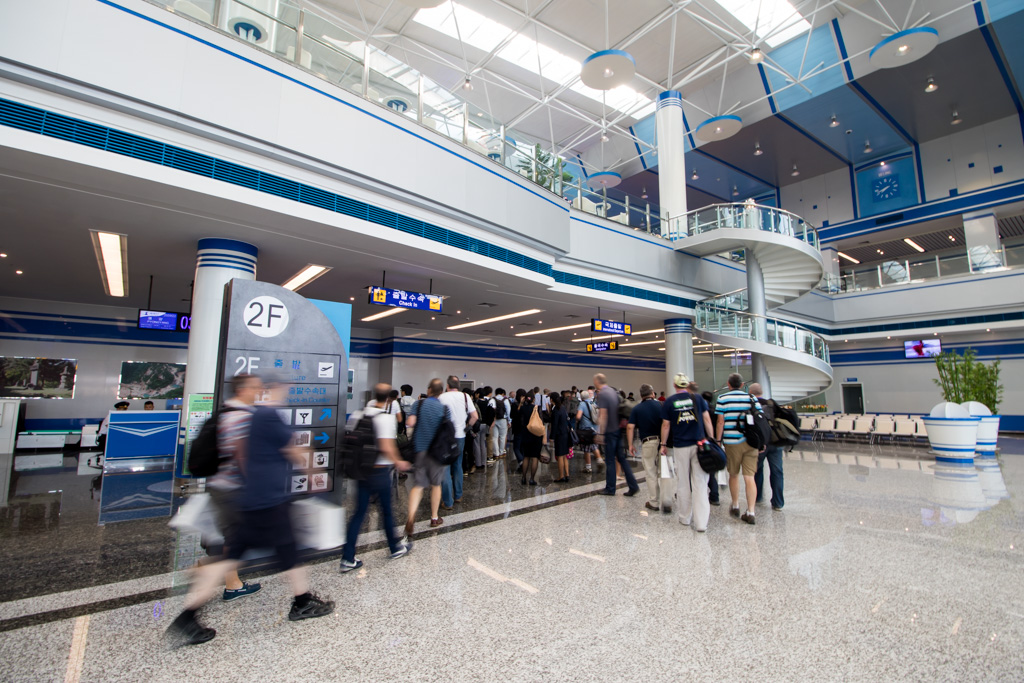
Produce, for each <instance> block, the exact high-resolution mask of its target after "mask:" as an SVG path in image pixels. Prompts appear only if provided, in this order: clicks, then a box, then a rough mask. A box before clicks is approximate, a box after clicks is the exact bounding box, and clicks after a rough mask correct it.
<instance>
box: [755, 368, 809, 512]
mask: <svg viewBox="0 0 1024 683" xmlns="http://www.w3.org/2000/svg"><path fill="white" fill-rule="evenodd" d="M750 394H751V395H752V396H756V397H757V401H758V403H760V404H761V408H762V409H763V410H764V412H765V415H766V416H767V417H768V422H769V423H771V424H772V425H773V426H774V425H775V423H776V420H779V419H785V420H787V421H789V420H792V419H793V416H790V415H788V414H785V413H787V412H791V411H786V410H785V409H784V408H782V407H781V406H780V405H779V404H778V403H776V402H775V401H774V400H773V399H765V398H764V396H763V394H764V391H763V390H762V388H761V385H760V384H751V385H750ZM790 424H792V422H791V423H790ZM798 424H799V423H798ZM775 431H776V430H775V429H772V433H773V437H774V435H775ZM782 445H783V444H782V442H780V441H778V440H777V439H775V438H773V439H772V441H771V443H769V444H768V446H767V447H766V448H765V449H764V450H763V451H761V453H760V454H759V455H758V456H757V472H756V473H755V474H754V485H755V486H756V487H757V500H756V502H758V503H760V502H761V499H762V498H763V497H764V496H763V493H764V463H765V461H766V460H767V461H768V467H769V471H768V483H769V484H771V487H772V498H771V503H772V510H776V511H778V510H781V509H782V507H783V506H784V505H785V504H786V499H785V497H784V496H783V495H782V484H783V479H782Z"/></svg>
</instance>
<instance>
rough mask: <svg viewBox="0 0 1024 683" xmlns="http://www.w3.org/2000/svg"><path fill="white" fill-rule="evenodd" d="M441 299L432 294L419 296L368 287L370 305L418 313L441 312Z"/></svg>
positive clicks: (401, 291) (384, 288)
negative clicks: (412, 310) (409, 309)
mask: <svg viewBox="0 0 1024 683" xmlns="http://www.w3.org/2000/svg"><path fill="white" fill-rule="evenodd" d="M442 301H443V299H442V298H441V297H439V296H435V295H433V294H420V293H419V292H406V291H404V290H401V289H388V288H386V287H370V303H371V304H377V305H378V306H396V307H398V308H413V309H416V310H418V311H436V312H438V313H440V312H441V302H442Z"/></svg>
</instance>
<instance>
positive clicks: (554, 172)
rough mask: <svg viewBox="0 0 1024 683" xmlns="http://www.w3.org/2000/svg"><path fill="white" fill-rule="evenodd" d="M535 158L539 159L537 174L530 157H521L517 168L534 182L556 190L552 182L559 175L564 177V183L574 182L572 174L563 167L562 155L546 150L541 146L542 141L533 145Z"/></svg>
mask: <svg viewBox="0 0 1024 683" xmlns="http://www.w3.org/2000/svg"><path fill="white" fill-rule="evenodd" d="M533 158H534V159H536V160H537V170H536V175H534V169H533V161H532V160H531V159H530V158H529V157H525V158H522V159H520V160H519V163H518V164H517V168H518V169H519V171H520V172H521V173H522V174H523V175H525V176H526V177H527V178H532V179H533V182H535V183H537V184H538V185H540V186H541V187H546V188H547V189H549V190H554V189H555V188H554V187H553V185H552V183H553V182H554V179H555V178H557V177H559V175H561V178H562V185H565V184H567V183H571V182H572V174H571V173H569V172H568V171H565V170H563V168H562V159H561V157H556V156H555V155H554V154H551V153H550V152H545V151H544V150H542V149H541V148H540V143H537V144H536V145H534V147H533Z"/></svg>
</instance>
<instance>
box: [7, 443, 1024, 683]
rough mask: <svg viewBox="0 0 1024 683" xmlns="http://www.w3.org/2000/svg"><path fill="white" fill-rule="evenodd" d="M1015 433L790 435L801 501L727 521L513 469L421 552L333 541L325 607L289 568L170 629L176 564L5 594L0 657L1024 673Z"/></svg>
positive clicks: (88, 668) (335, 668)
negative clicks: (873, 439) (869, 442)
mask: <svg viewBox="0 0 1024 683" xmlns="http://www.w3.org/2000/svg"><path fill="white" fill-rule="evenodd" d="M1000 447H1001V449H1002V455H1001V457H1000V458H999V459H998V461H997V462H995V463H991V464H988V463H986V464H983V465H982V466H979V467H977V468H975V469H974V470H970V471H964V470H959V471H956V470H945V469H941V468H936V467H935V463H934V462H933V461H932V460H930V459H929V458H928V456H927V454H926V452H925V449H922V448H909V447H906V448H905V447H890V446H888V445H886V446H881V447H877V446H865V445H856V444H843V443H839V444H831V443H829V444H824V445H819V444H807V443H805V444H804V445H803V446H802V447H801V448H798V449H796V450H794V451H793V452H792V453H788V454H787V455H786V459H785V481H786V507H785V510H783V511H781V512H773V511H772V510H771V508H770V507H768V506H764V507H759V508H758V510H757V525H756V526H753V527H751V526H748V525H745V524H742V523H740V522H739V521H738V520H735V519H733V518H731V517H729V516H728V508H727V505H725V504H723V506H722V507H717V508H712V519H711V523H710V525H709V528H708V532H707V533H706V534H697V533H695V532H693V531H692V530H691V529H689V528H687V527H683V526H681V525H680V524H679V523H678V522H677V521H676V520H675V519H674V517H673V516H669V515H661V514H657V513H649V512H648V511H647V510H645V509H644V507H643V497H642V496H637V497H635V498H625V497H623V496H621V495H620V496H617V497H615V498H606V497H601V496H596V495H594V493H595V491H596V490H597V489H599V488H600V487H601V484H600V483H592V482H590V481H587V480H584V479H583V478H582V477H576V481H575V482H573V483H571V484H570V487H569V488H564V487H562V488H556V487H555V486H553V485H550V486H542V487H540V490H533V489H527V488H523V487H521V485H520V484H519V481H518V479H513V481H512V482H511V483H509V481H508V478H509V475H508V473H507V472H505V470H504V469H503V468H498V469H497V470H494V471H491V472H489V473H487V474H484V475H482V476H481V475H473V477H471V478H470V480H469V485H468V486H469V487H468V488H467V494H466V500H465V501H464V504H465V508H464V509H462V510H455V511H453V512H454V513H455V514H450V513H449V514H447V515H445V516H446V525H445V527H442V529H443V533H424V532H418V538H417V542H416V546H415V548H414V550H413V552H412V553H411V554H410V555H409V556H408V557H405V558H402V559H400V560H397V561H389V560H386V559H385V552H384V550H382V549H380V548H379V545H380V533H379V532H376V533H369V534H366V535H364V537H363V538H361V544H363V545H364V546H366V547H364V548H363V549H362V551H361V552H360V557H361V558H362V559H363V560H364V561H365V562H366V565H365V567H364V568H363V569H362V570H360V571H359V572H354V573H352V574H347V575H340V574H339V573H338V572H337V565H336V562H335V561H333V560H331V561H322V562H319V563H315V564H313V565H312V566H311V575H312V582H313V586H314V590H315V591H317V592H320V593H321V594H324V595H327V596H330V597H331V598H333V599H334V600H335V601H336V602H337V604H338V609H337V612H336V613H335V614H334V615H332V616H329V617H327V618H324V619H319V620H312V621H308V622H301V623H291V622H289V621H287V619H286V618H285V615H286V610H287V606H288V595H287V586H286V583H285V582H284V580H283V579H282V578H280V577H277V576H268V577H264V578H262V579H261V580H262V581H263V582H264V586H265V589H264V591H263V592H262V593H260V594H258V595H256V596H253V597H251V598H247V599H246V600H244V601H240V602H237V603H230V604H223V603H211V605H210V606H208V607H207V608H206V609H205V610H204V613H203V615H202V618H203V620H204V621H206V622H207V623H208V624H209V625H210V626H212V627H214V628H216V629H218V632H219V635H218V637H217V639H215V640H214V641H213V642H211V643H208V644H205V645H202V646H198V647H195V648H184V649H180V650H175V651H169V650H167V649H166V647H165V646H164V644H163V641H162V637H161V635H162V631H163V629H164V628H165V627H166V625H167V624H168V623H169V621H170V619H172V618H173V616H174V614H175V613H176V612H177V611H178V610H179V609H180V608H181V604H182V600H183V598H182V596H181V595H180V594H179V593H177V592H175V591H167V586H169V585H170V581H169V577H170V576H171V575H170V574H169V573H167V572H168V564H165V565H164V567H163V569H162V570H161V571H162V572H163V573H161V574H151V575H148V576H137V577H130V578H125V579H119V580H117V581H112V582H107V583H106V584H104V585H100V584H96V585H93V586H92V587H79V588H77V589H75V590H69V589H64V588H63V587H61V586H52V587H51V590H49V591H47V593H48V594H47V595H44V596H41V597H38V598H34V599H28V600H11V599H5V600H4V601H2V602H0V662H3V666H2V667H0V679H3V680H17V681H35V680H38V681H52V680H65V681H100V680H102V681H137V680H140V679H143V678H145V679H150V680H153V681H165V680H166V681H179V680H200V679H202V680H210V681H221V680H223V681H235V680H250V679H253V678H255V677H257V676H259V677H262V678H263V679H266V680H282V681H285V680H287V681H305V680H319V679H330V680H342V681H349V680H351V681H363V680H367V681H368V680H400V681H442V680H451V681H493V680H516V681H551V680H566V681H606V680H639V679H646V680H653V681H680V680H691V679H695V680H716V681H721V680H730V681H731V680H740V681H746V680H750V681H764V680H844V681H845V680H865V681H867V680H871V681H877V680H929V681H932V680H972V681H973V680H1015V681H1019V680H1022V679H1024V657H1022V656H1021V654H1020V652H1021V646H1022V645H1024V594H1022V593H1021V591H1020V585H1021V584H1020V577H1021V576H1022V575H1024V573H1022V571H1021V570H1022V569H1024V556H1022V554H1021V553H1022V547H1021V546H1022V545H1024V509H1022V503H1021V501H1022V500H1024V440H1017V439H1001V441H1000ZM69 467H70V465H69ZM474 477H476V479H474ZM503 479H504V481H502V480H503ZM599 479H600V476H599V475H598V478H597V479H595V481H599ZM545 481H550V476H547V477H546V479H544V478H542V479H540V482H541V483H542V484H544V483H545ZM502 491H504V492H503V493H502ZM722 494H723V500H727V498H728V493H727V490H726V489H722ZM12 498H13V496H12ZM424 511H425V508H424ZM424 516H425V515H424ZM40 524H41V522H40ZM131 524H135V523H131ZM116 526H121V525H108V527H107V528H108V529H109V528H113V527H116ZM421 526H425V525H421ZM446 527H447V528H446ZM418 528H419V527H418ZM5 533H6V532H5ZM40 533H43V534H45V533H47V532H46V531H45V530H44V531H42V532H40ZM119 533H120V532H119ZM19 542H20V538H5V539H4V546H5V551H4V553H5V554H6V553H7V549H8V548H9V547H10V546H11V545H12V543H13V544H15V545H16V544H17V543H19ZM367 548H370V549H367ZM167 552H169V551H165V553H167ZM12 581H15V582H16V581H17V579H14V580H12ZM12 581H9V582H12ZM128 595H134V596H136V599H134V600H132V601H131V602H132V604H128V605H126V606H121V607H119V606H117V604H118V603H117V600H118V597H119V596H122V597H123V596H128ZM138 596H142V597H144V598H146V599H139V597H138ZM67 605H78V606H79V607H78V608H77V611H72V612H70V613H69V612H67V611H61V609H62V608H65V607H66V606H67ZM32 615H35V616H37V617H41V619H40V621H42V622H43V623H36V624H35V625H27V624H32V623H33V622H32V621H31V620H28V621H25V620H24V619H25V617H26V616H28V617H31V616H32ZM47 615H49V616H47ZM19 620H21V621H19ZM5 623H6V627H5V626H4V625H5ZM200 672H201V673H200Z"/></svg>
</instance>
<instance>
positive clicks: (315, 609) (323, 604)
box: [288, 562, 362, 621]
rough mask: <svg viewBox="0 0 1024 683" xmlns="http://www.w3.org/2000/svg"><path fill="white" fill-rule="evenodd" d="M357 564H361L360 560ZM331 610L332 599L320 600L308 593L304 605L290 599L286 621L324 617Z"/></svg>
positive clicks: (332, 607)
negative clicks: (290, 606)
mask: <svg viewBox="0 0 1024 683" xmlns="http://www.w3.org/2000/svg"><path fill="white" fill-rule="evenodd" d="M359 564H362V562H360V563H359ZM333 611H334V601H333V600H321V599H320V598H318V597H317V596H315V595H310V596H309V602H307V603H306V606H305V607H299V606H298V604H296V603H295V601H294V600H293V601H292V609H291V611H290V612H288V621H300V620H302V619H315V618H317V617H326V616H327V615H328V614H330V613H331V612H333Z"/></svg>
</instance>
